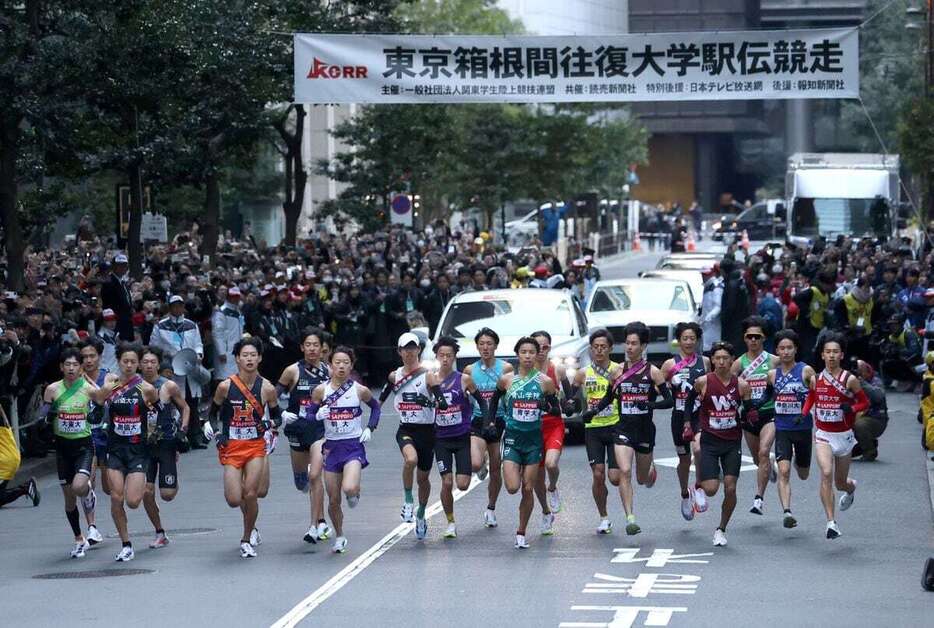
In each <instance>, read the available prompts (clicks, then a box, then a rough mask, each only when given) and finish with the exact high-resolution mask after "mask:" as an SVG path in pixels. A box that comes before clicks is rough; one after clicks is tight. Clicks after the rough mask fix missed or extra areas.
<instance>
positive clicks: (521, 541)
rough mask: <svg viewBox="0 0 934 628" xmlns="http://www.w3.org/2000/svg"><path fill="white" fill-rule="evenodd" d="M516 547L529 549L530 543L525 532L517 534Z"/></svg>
mask: <svg viewBox="0 0 934 628" xmlns="http://www.w3.org/2000/svg"><path fill="white" fill-rule="evenodd" d="M516 549H529V543H528V541H526V540H525V535H524V534H517V535H516Z"/></svg>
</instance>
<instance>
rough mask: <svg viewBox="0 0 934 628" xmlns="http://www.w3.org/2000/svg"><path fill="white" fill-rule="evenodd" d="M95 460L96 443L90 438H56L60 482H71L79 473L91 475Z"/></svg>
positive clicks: (56, 459)
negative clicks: (92, 464)
mask: <svg viewBox="0 0 934 628" xmlns="http://www.w3.org/2000/svg"><path fill="white" fill-rule="evenodd" d="M93 460H94V444H93V443H92V442H91V439H90V438H78V439H74V440H70V439H67V438H56V439H55V462H56V466H57V467H58V481H59V483H61V484H71V482H72V480H74V479H75V476H76V475H78V474H79V473H83V474H84V475H86V476H88V477H90V475H91V463H92V462H93Z"/></svg>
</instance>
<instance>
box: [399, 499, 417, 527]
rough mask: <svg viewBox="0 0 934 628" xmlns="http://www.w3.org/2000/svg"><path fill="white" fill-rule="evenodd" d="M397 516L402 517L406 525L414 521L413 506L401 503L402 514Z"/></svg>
mask: <svg viewBox="0 0 934 628" xmlns="http://www.w3.org/2000/svg"><path fill="white" fill-rule="evenodd" d="M399 516H400V517H402V520H403V521H405V522H406V523H412V522H413V521H415V504H410V503H409V502H402V512H401V513H399Z"/></svg>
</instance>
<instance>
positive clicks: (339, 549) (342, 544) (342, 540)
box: [331, 536, 347, 554]
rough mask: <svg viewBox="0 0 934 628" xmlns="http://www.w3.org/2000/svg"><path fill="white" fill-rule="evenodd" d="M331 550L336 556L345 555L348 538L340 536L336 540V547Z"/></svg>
mask: <svg viewBox="0 0 934 628" xmlns="http://www.w3.org/2000/svg"><path fill="white" fill-rule="evenodd" d="M331 550H332V551H333V552H334V553H335V554H343V553H344V552H346V551H347V537H344V536H339V537H337V538H336V539H334V547H333V548H331Z"/></svg>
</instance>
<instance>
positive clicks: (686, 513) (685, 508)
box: [681, 495, 694, 521]
mask: <svg viewBox="0 0 934 628" xmlns="http://www.w3.org/2000/svg"><path fill="white" fill-rule="evenodd" d="M681 516H682V517H684V520H685V521H691V520H692V519H693V518H694V500H692V499H691V496H690V495H688V496H687V497H682V498H681Z"/></svg>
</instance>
